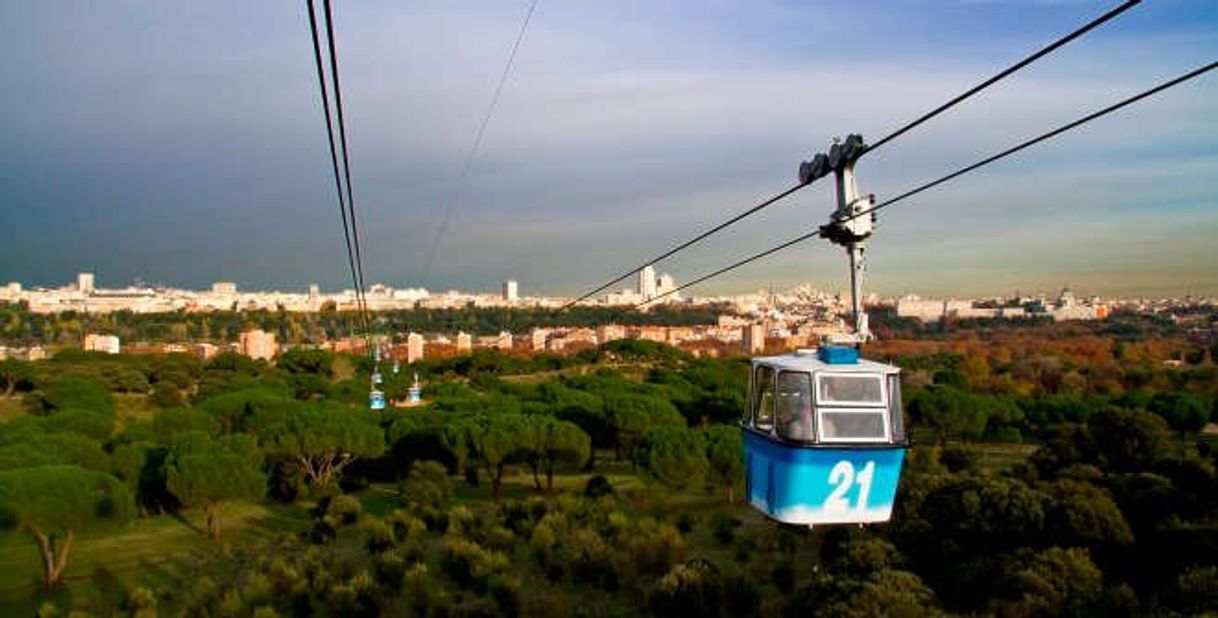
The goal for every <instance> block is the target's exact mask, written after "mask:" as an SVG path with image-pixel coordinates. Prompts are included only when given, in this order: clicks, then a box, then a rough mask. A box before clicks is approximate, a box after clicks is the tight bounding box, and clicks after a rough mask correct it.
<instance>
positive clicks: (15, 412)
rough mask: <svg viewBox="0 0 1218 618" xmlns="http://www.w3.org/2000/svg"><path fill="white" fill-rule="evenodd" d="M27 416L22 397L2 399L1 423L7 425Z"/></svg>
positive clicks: (0, 407) (0, 404)
mask: <svg viewBox="0 0 1218 618" xmlns="http://www.w3.org/2000/svg"><path fill="white" fill-rule="evenodd" d="M24 415H25V405H24V403H23V401H22V398H21V395H13V396H12V397H0V423H7V422H9V421H11V420H13V419H15V418H17V417H19V416H24Z"/></svg>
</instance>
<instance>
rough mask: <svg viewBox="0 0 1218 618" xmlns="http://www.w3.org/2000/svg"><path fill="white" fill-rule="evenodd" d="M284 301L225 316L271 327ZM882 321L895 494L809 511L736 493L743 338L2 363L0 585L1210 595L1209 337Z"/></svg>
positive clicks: (84, 596)
mask: <svg viewBox="0 0 1218 618" xmlns="http://www.w3.org/2000/svg"><path fill="white" fill-rule="evenodd" d="M281 317H282V316H280V317H276V316H275V314H273V313H268V314H263V315H259V314H247V315H244V316H243V317H242V318H241V319H242V320H244V321H246V322H250V323H252V324H253V325H257V326H262V327H266V328H271V329H275V328H282V329H284V331H285V332H283V333H282V334H283V336H284V337H285V340H288V339H289V337H290V334H289V333H287V332H286V331H287V329H288V328H289V327H288V325H285V324H283V322H282V319H281ZM158 319H159V321H160V323H164V322H166V321H168V320H170V319H171V316H162V317H161V318H158ZM259 320H261V322H259ZM11 324H12V322H11V321H10V325H11ZM40 328H41V327H40ZM877 332H879V333H880V335H881V340H880V341H879V342H877V343H874V344H871V345H869V346H867V348H866V350H865V352H866V354H867V355H868V356H869V357H872V358H876V359H881V360H885V361H887V362H891V363H894V364H897V365H899V366H901V367H902V368H903V374H902V382H903V390H904V396H905V407H906V412H907V415H908V416H909V423H910V426H911V427H912V428H913V438H914V443H913V445H912V447H911V449H910V451H909V455H908V461H907V465H906V468H905V470H904V472H903V475H902V480H901V486H900V490H899V494H898V497H897V502H896V510H895V512H894V516H893V519H892V521H891V522H889V523H887V524H881V525H871V526H866V527H860V526H825V527H816V528H812V529H808V528H801V527H791V526H783V525H780V524H777V523H775V522H772V521H769V520H767V519H766V518H765V517H763V516H762V515H760V514H759V513H757V512H756V511H754V510H752V509H751V508H749V507H748V506H747V505H745V504H743V503H742V501H741V493H742V491H741V490H742V489H743V479H742V476H743V475H742V470H743V461H742V446H741V436H740V432H739V429H738V427H737V425H736V423H737V421H738V419H739V417H740V415H741V413H742V411H743V409H744V405H745V392H746V389H747V382H748V360H747V358H745V357H742V356H737V357H725V358H706V357H696V356H693V355H691V354H689V353H686V352H683V351H681V350H678V349H676V348H671V347H668V346H665V345H663V344H658V343H653V342H648V341H635V340H622V341H614V342H610V343H606V344H603V345H601V346H599V347H595V348H589V349H586V350H583V351H581V352H578V353H574V354H570V355H566V356H554V355H548V354H539V355H511V354H503V353H499V352H494V351H488V350H478V351H475V352H474V353H473V354H470V355H460V356H454V357H451V358H446V359H435V360H426V361H420V362H418V363H416V364H414V365H412V366H410V367H409V371H402V372H401V373H398V374H391V373H386V376H385V377H386V384H385V386H384V389H385V391H386V393H387V394H388V395H389V397H390V398H391V399H396V400H401V399H404V395H405V390H406V388H407V387H408V386H409V382H410V380H411V379H412V377H413V373H415V372H417V373H418V375H419V376H420V378H421V379H422V381H423V383H424V384H425V396H424V399H425V401H424V403H423V404H422V405H418V406H412V407H401V406H391V407H390V408H389V409H387V410H385V411H383V412H373V411H370V410H368V409H367V406H366V397H367V389H368V384H369V379H370V374H371V372H372V371H373V363H372V361H371V360H370V359H367V358H364V357H361V356H356V355H351V354H335V353H331V352H326V351H322V350H316V349H297V350H292V351H287V352H284V353H282V354H281V355H280V356H279V357H278V358H277V359H276V360H275V362H273V363H267V362H263V361H253V360H251V359H248V358H245V357H242V356H238V355H236V354H233V353H223V354H220V355H218V356H216V357H214V358H212V359H210V360H207V361H201V360H198V359H195V358H193V357H189V356H186V355H182V354H150V355H134V354H126V355H105V354H99V353H86V352H81V351H79V350H72V349H64V350H60V351H59V352H58V353H56V354H55V355H54V356H53V357H52V358H50V359H49V360H45V361H39V362H28V363H27V362H21V361H15V360H8V361H4V362H3V363H2V364H0V368H2V369H0V378H2V382H0V387H2V388H3V391H2V393H0V394H2V395H3V397H2V398H0V420H2V423H0V525H2V528H3V529H2V530H0V565H3V568H2V569H0V609H2V610H3V614H4V615H14V616H15V615H39V616H52V615H55V616H86V615H133V616H155V615H166V616H176V615H184V616H196V615H198V616H204V615H206V616H259V617H265V616H287V615H298V616H309V615H315V616H324V615H343V616H346V615H352V616H373V615H401V616H508V617H512V616H635V615H649V614H654V615H657V616H671V615H677V614H682V615H690V616H723V617H727V616H751V615H769V616H807V615H826V616H878V615H886V616H922V615H993V616H1090V615H1127V616H1136V615H1152V616H1189V615H1213V612H1215V611H1218V558H1216V557H1215V556H1218V473H1216V472H1215V466H1216V464H1218V448H1216V447H1218V441H1216V440H1215V436H1214V435H1213V432H1212V431H1210V430H1211V429H1212V428H1213V425H1211V424H1210V423H1212V422H1213V421H1215V420H1216V419H1215V415H1216V414H1218V407H1216V404H1215V400H1216V396H1218V368H1216V367H1215V365H1214V363H1213V357H1214V354H1215V350H1212V349H1209V348H1207V347H1205V346H1199V345H1196V344H1191V343H1188V342H1186V341H1185V340H1184V339H1183V338H1182V337H1180V336H1179V333H1178V332H1176V330H1175V328H1174V327H1173V326H1172V324H1171V323H1170V322H1165V321H1162V320H1158V319H1156V318H1153V317H1145V316H1133V315H1129V316H1120V315H1118V316H1113V317H1112V318H1110V319H1108V320H1105V321H1102V322H1094V323H1074V324H1045V323H1036V322H1027V323H1018V322H1010V323H1003V324H999V323H996V322H989V321H984V320H983V321H973V322H969V321H962V322H958V323H950V324H941V325H938V326H926V325H918V324H916V323H909V322H902V321H899V320H895V319H888V320H883V319H880V320H877ZM10 334H11V333H10ZM25 336H37V337H40V338H42V339H44V340H48V341H54V340H55V338H56V337H57V336H58V335H57V333H56V332H54V329H47V330H45V331H39V332H37V333H28V332H27V333H25ZM776 351H777V350H776Z"/></svg>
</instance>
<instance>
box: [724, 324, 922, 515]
mask: <svg viewBox="0 0 1218 618" xmlns="http://www.w3.org/2000/svg"><path fill="white" fill-rule="evenodd" d="M752 365H753V373H752V377H751V379H750V385H749V400H748V404H747V410H746V412H745V415H744V419H743V421H742V423H741V424H742V426H743V428H744V456H745V469H746V472H745V474H746V477H745V479H746V481H745V482H746V483H747V488H746V490H745V494H746V495H747V496H748V500H749V502H750V503H751V504H752V505H753V506H754V507H755V508H757V509H758V510H760V511H761V512H763V513H765V514H766V515H767V516H769V517H770V518H772V519H775V520H777V521H780V522H783V523H788V524H799V525H814V524H850V523H859V524H862V523H875V522H884V521H888V520H889V519H890V518H891V517H892V504H893V500H894V498H895V496H896V491H897V483H898V481H899V479H900V476H901V465H902V463H903V462H904V459H905V449H906V448H907V446H908V440H907V437H906V434H905V423H904V418H903V415H902V410H901V381H900V371H901V370H900V369H899V368H897V367H894V366H892V365H885V364H882V363H876V362H872V361H868V360H860V359H859V357H858V350H857V349H855V348H853V347H843V346H823V347H821V348H819V349H818V350H817V351H815V352H813V351H810V350H800V351H797V352H795V353H793V354H787V355H783V356H769V357H761V358H755V359H753V363H752Z"/></svg>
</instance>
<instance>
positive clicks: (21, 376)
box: [0, 358, 32, 398]
mask: <svg viewBox="0 0 1218 618" xmlns="http://www.w3.org/2000/svg"><path fill="white" fill-rule="evenodd" d="M31 375H32V372H31V370H30V364H29V363H27V362H24V361H19V360H17V359H13V358H6V359H4V360H2V361H0V382H3V384H4V396H5V397H6V398H7V397H12V396H13V391H15V390H17V385H18V384H21V383H22V382H24V381H27V380H29V379H30V376H31Z"/></svg>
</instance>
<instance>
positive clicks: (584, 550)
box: [561, 529, 618, 592]
mask: <svg viewBox="0 0 1218 618" xmlns="http://www.w3.org/2000/svg"><path fill="white" fill-rule="evenodd" d="M561 551H562V555H563V562H564V563H565V564H566V567H567V569H568V570H569V571H570V573H571V577H572V578H573V579H575V580H576V581H578V582H586V583H591V584H596V585H598V586H600V587H601V588H603V589H605V590H607V591H610V592H612V591H615V590H617V587H618V574H617V569H616V568H615V566H614V563H613V562H614V560H613V559H614V555H613V549H612V548H611V547H609V545H608V544H607V543H605V541H604V539H602V538H601V537H600V535H598V534H596V533H595V532H592V531H591V530H584V529H581V530H576V531H575V532H573V533H572V534H571V535H569V537H568V538H567V540H566V543H564V545H563V546H562V547H561Z"/></svg>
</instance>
